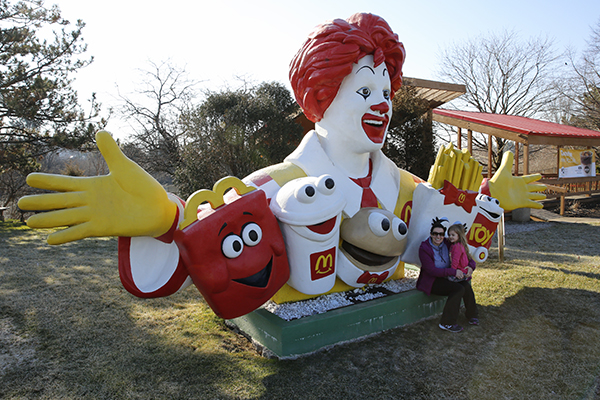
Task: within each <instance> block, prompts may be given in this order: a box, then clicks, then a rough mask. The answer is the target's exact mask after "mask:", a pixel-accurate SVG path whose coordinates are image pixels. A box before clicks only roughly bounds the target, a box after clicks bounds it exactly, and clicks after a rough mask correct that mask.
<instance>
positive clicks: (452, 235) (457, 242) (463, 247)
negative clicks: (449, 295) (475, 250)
mask: <svg viewBox="0 0 600 400" xmlns="http://www.w3.org/2000/svg"><path fill="white" fill-rule="evenodd" d="M448 241H449V242H450V243H451V245H450V267H451V268H453V269H455V270H456V269H459V270H461V271H462V272H463V273H464V274H465V277H464V278H462V279H458V278H457V277H455V276H448V279H449V280H451V281H452V282H459V281H462V280H468V279H471V277H468V278H467V267H468V266H469V260H472V259H473V258H472V257H471V254H470V252H469V245H468V244H467V238H466V236H465V228H464V226H463V225H461V224H454V225H451V226H450V227H449V228H448Z"/></svg>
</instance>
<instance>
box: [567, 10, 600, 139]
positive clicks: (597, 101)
mask: <svg viewBox="0 0 600 400" xmlns="http://www.w3.org/2000/svg"><path fill="white" fill-rule="evenodd" d="M587 45H588V46H587V48H586V49H585V51H584V52H583V53H582V55H581V57H580V58H577V57H576V55H575V54H574V52H570V53H569V60H570V62H571V66H572V74H571V76H570V79H569V85H568V87H567V90H566V91H564V92H563V95H564V96H565V97H566V98H568V99H569V100H570V101H571V102H572V110H570V111H572V112H571V115H570V118H565V119H566V121H565V122H567V123H570V124H572V125H577V126H580V127H583V128H588V129H596V130H600V20H599V21H598V22H597V23H596V26H595V27H593V28H592V31H591V34H590V38H589V39H588V41H587Z"/></svg>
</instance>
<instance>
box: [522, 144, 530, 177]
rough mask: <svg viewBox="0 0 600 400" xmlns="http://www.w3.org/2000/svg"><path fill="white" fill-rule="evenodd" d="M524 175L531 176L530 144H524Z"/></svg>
mask: <svg viewBox="0 0 600 400" xmlns="http://www.w3.org/2000/svg"><path fill="white" fill-rule="evenodd" d="M523 175H529V143H523Z"/></svg>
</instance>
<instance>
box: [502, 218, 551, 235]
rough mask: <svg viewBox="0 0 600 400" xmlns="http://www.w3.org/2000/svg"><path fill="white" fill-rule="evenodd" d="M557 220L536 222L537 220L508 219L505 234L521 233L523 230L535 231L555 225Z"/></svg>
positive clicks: (505, 223) (505, 224)
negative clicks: (519, 220)
mask: <svg viewBox="0 0 600 400" xmlns="http://www.w3.org/2000/svg"><path fill="white" fill-rule="evenodd" d="M554 224H555V222H536V221H527V222H516V221H506V222H504V234H505V235H510V234H513V233H521V232H533V231H537V230H538V229H546V228H549V227H551V226H553V225H554Z"/></svg>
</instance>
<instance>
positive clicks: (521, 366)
mask: <svg viewBox="0 0 600 400" xmlns="http://www.w3.org/2000/svg"><path fill="white" fill-rule="evenodd" d="M480 314H481V322H482V324H481V325H480V326H477V327H473V326H467V327H466V329H465V331H463V332H462V333H460V334H452V333H448V332H445V331H441V330H440V329H439V328H438V327H437V318H435V319H432V320H427V321H422V322H419V323H417V324H414V325H411V326H408V327H404V328H398V329H394V330H390V331H387V332H384V333H382V334H380V335H376V336H373V337H370V338H367V339H365V340H362V341H358V342H355V343H349V344H345V345H341V346H338V347H335V348H333V349H331V350H328V351H323V352H320V353H316V354H313V355H310V356H307V357H304V358H301V359H298V360H295V361H284V362H279V363H278V372H277V373H276V374H273V375H270V376H268V377H267V378H265V379H264V386H265V388H266V391H267V392H266V394H265V395H263V396H262V397H261V399H279V398H286V399H320V398H325V396H327V398H329V399H348V398H367V397H372V398H378V399H438V398H439V399H498V398H522V399H526V398H544V399H552V398H556V399H579V398H582V396H583V395H585V394H586V393H593V392H594V391H595V390H596V386H595V385H596V383H595V382H597V380H596V379H600V294H598V293H594V292H589V291H584V290H568V289H539V288H525V289H523V290H521V291H520V292H519V293H518V294H517V295H515V296H513V297H511V298H508V299H506V301H505V302H504V304H502V305H501V306H497V307H495V306H489V307H480ZM459 322H460V323H462V324H465V323H466V321H464V319H463V320H462V321H459ZM598 389H599V390H600V388H598ZM590 391H591V392H590ZM590 398H591V397H590Z"/></svg>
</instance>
